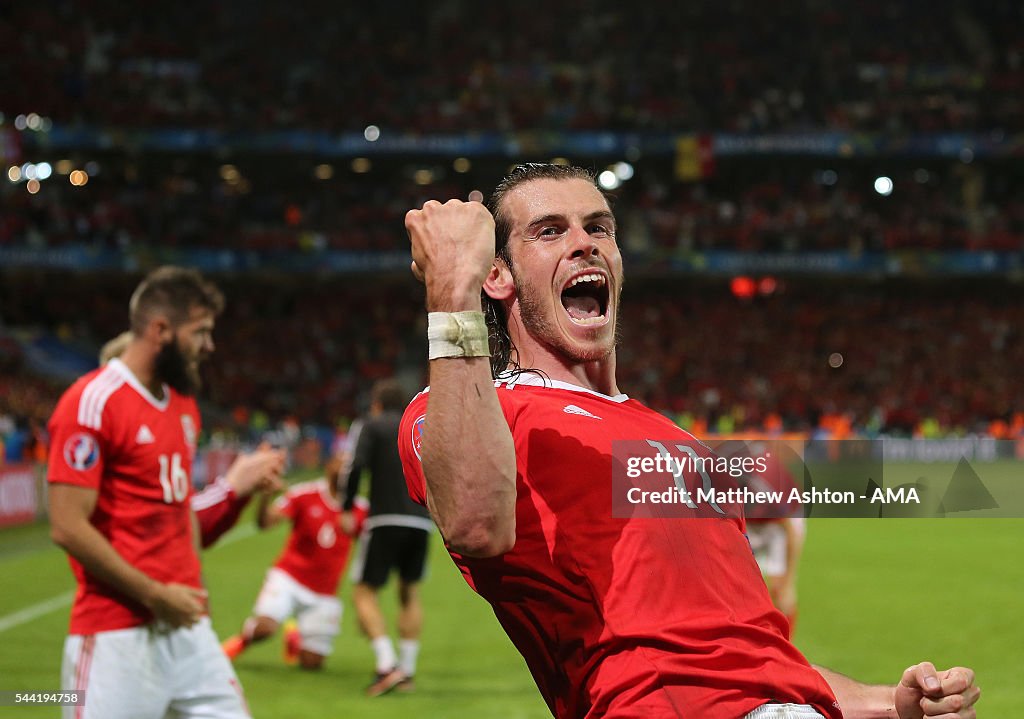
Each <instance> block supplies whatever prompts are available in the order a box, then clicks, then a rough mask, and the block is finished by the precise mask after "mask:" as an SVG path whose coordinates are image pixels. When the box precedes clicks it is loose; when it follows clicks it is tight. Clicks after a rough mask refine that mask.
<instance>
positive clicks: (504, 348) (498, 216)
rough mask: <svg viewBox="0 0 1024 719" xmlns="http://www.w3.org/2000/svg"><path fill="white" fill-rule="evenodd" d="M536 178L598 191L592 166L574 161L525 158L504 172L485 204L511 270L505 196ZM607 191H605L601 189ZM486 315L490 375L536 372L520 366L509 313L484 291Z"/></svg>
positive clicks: (497, 249) (498, 251)
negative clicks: (570, 182) (586, 185)
mask: <svg viewBox="0 0 1024 719" xmlns="http://www.w3.org/2000/svg"><path fill="white" fill-rule="evenodd" d="M533 180H585V181H587V182H589V183H591V184H592V185H594V187H596V188H597V189H598V190H599V191H601V188H600V187H599V186H598V184H597V180H596V177H595V175H594V173H593V172H592V171H591V170H587V169H585V168H582V167H574V166H572V165H549V164H545V163H540V162H526V163H523V164H521V165H516V166H515V167H513V168H512V170H511V171H510V172H509V173H508V174H507V175H505V177H504V178H503V179H502V181H501V182H499V183H498V185H497V187H495V188H494V192H492V193H491V196H490V197H489V198H487V202H486V206H487V209H488V210H489V211H490V213H491V215H492V216H493V217H494V256H495V257H496V258H498V259H500V260H501V261H502V262H504V263H505V265H506V266H507V267H508V268H509V271H511V270H512V253H511V252H510V251H509V247H508V241H509V236H510V235H511V234H512V220H511V218H509V217H508V215H506V214H505V212H504V211H503V207H502V200H504V199H505V195H507V194H508V193H509V192H510V191H511V190H514V189H515V188H516V187H518V186H519V185H522V184H524V183H527V182H532V181H533ZM601 194H602V195H604V192H603V191H601ZM483 304H484V319H485V320H486V322H487V331H488V338H489V340H490V345H491V376H492V377H494V378H497V377H499V376H507V375H515V374H519V373H521V372H531V371H532V372H536V371H537V370H531V369H524V368H522V367H520V366H519V352H518V351H517V350H516V346H515V344H514V343H513V342H512V336H511V335H510V334H509V331H508V317H507V316H506V315H505V308H504V307H503V306H502V303H501V302H500V301H499V300H495V299H493V298H491V297H488V296H487V293H486V292H484V293H483Z"/></svg>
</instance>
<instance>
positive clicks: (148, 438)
mask: <svg viewBox="0 0 1024 719" xmlns="http://www.w3.org/2000/svg"><path fill="white" fill-rule="evenodd" d="M155 441H156V437H154V436H153V431H152V430H151V429H150V428H149V427H147V426H146V425H142V426H141V427H139V432H138V434H136V435H135V443H136V444H153V442H155Z"/></svg>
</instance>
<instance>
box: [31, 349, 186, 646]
mask: <svg viewBox="0 0 1024 719" xmlns="http://www.w3.org/2000/svg"><path fill="white" fill-rule="evenodd" d="M49 430H50V461H49V468H48V477H47V479H48V480H49V481H50V482H53V483H61V484H74V485H77V486H80V487H89V488H92V489H95V490H97V492H98V493H99V494H98V498H97V502H96V510H95V511H94V512H93V515H92V517H91V518H90V521H91V522H92V523H93V524H94V525H95V526H96V528H97V529H98V530H99V531H100V533H101V534H103V536H104V537H106V538H107V540H108V541H109V542H110V543H111V545H113V547H114V549H115V550H116V551H117V552H118V554H120V555H121V556H122V557H124V559H125V560H126V561H127V562H128V563H129V564H131V565H133V566H134V567H136V568H137V569H139V570H140V571H142V572H144V573H145V574H147V575H149V576H150V577H152V578H153V579H156V580H157V581H160V582H176V583H179V584H187V585H190V586H193V587H201V586H202V581H201V579H200V567H199V557H198V555H197V554H196V550H195V545H194V543H193V534H192V510H191V509H190V507H189V498H190V496H191V494H192V459H193V457H194V456H195V451H196V438H197V437H198V432H199V410H198V408H197V407H196V403H195V400H194V399H192V398H191V397H185V396H183V395H181V394H178V393H177V392H175V391H174V390H173V389H171V388H170V387H167V386H164V397H163V399H162V400H157V399H156V398H155V397H154V396H153V395H152V394H150V392H149V391H148V390H147V389H146V388H145V387H144V386H143V385H142V384H141V383H140V382H139V381H138V379H137V378H136V377H135V375H133V374H132V372H131V370H129V369H128V368H127V367H126V366H125V365H124V363H122V362H121V361H120V360H117V359H115V360H111V361H110V362H109V363H108V364H107V365H106V366H104V367H101V368H100V369H98V370H95V371H93V372H90V373H89V374H87V375H85V376H84V377H82V378H81V379H79V380H78V381H77V382H75V383H74V384H73V385H72V386H71V387H70V388H69V389H68V390H67V391H66V392H65V393H64V395H63V396H62V397H61V399H60V401H59V402H58V403H57V407H56V409H55V410H54V413H53V416H52V417H51V418H50V423H49ZM69 559H70V563H71V569H72V571H73V572H74V575H75V579H76V580H77V581H78V592H77V594H76V595H75V602H74V605H73V606H72V608H71V633H72V634H93V633H95V632H102V631H110V630H114V629H124V628H127V627H133V626H137V625H140V624H145V623H146V622H148V621H150V620H151V619H152V615H151V614H150V612H149V611H148V610H147V609H146V608H145V607H143V606H142V605H141V604H139V603H138V602H136V601H134V600H132V599H130V598H128V597H126V596H124V595H122V594H120V593H118V592H116V591H114V590H113V589H111V588H110V587H109V586H107V585H105V584H103V583H102V582H100V581H99V580H97V579H95V578H94V577H92V576H90V575H89V574H88V573H87V572H86V571H85V570H84V569H83V568H82V566H81V565H80V564H79V563H78V562H77V561H76V560H75V559H74V558H69Z"/></svg>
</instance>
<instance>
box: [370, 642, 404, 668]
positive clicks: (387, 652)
mask: <svg viewBox="0 0 1024 719" xmlns="http://www.w3.org/2000/svg"><path fill="white" fill-rule="evenodd" d="M370 645H371V646H372V647H373V653H374V654H376V655H377V672H378V673H380V674H383V673H384V672H390V671H391V670H392V669H394V668H395V665H396V664H398V657H396V656H395V645H394V644H392V643H391V637H389V636H388V635H387V634H385V635H383V636H380V637H377V638H376V639H374V640H373V641H372V642H370Z"/></svg>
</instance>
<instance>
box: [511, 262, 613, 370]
mask: <svg viewBox="0 0 1024 719" xmlns="http://www.w3.org/2000/svg"><path fill="white" fill-rule="evenodd" d="M510 270H511V272H512V280H513V282H514V283H515V287H516V299H517V300H518V302H519V316H520V318H521V319H522V321H523V328H524V329H525V330H526V331H527V333H529V335H530V336H531V337H533V338H534V339H535V340H537V341H538V342H541V343H543V344H545V345H547V346H548V347H550V348H552V349H554V350H556V351H557V352H558V353H559V354H562V355H564V356H565V357H567V358H569V359H570V360H572V361H574V362H594V361H596V360H602V359H604V358H605V357H607V356H608V355H609V354H611V352H612V350H614V349H615V344H616V339H617V335H618V327H617V326H616V327H615V328H614V329H613V331H612V333H611V337H612V339H611V341H610V342H609V343H608V345H607V346H606V347H605V346H597V347H594V348H589V349H584V348H582V347H580V346H579V345H577V344H575V343H574V342H572V341H570V340H569V339H568V338H567V337H565V335H564V334H562V332H561V331H560V330H559V328H558V325H557V323H556V322H555V319H554V318H553V317H550V316H548V315H547V314H546V313H545V312H544V307H545V299H544V297H543V292H541V291H538V290H536V289H535V288H534V287H533V286H532V285H530V284H529V283H527V282H523V281H521V279H520V278H519V277H518V276H517V275H516V270H515V267H511V268H510ZM609 301H615V302H617V301H618V298H617V297H615V298H609ZM559 304H561V302H559ZM555 311H556V312H557V311H558V310H557V309H556V310H555ZM609 311H610V310H609ZM598 331H599V330H594V333H595V334H596V333H597V332H598Z"/></svg>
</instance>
